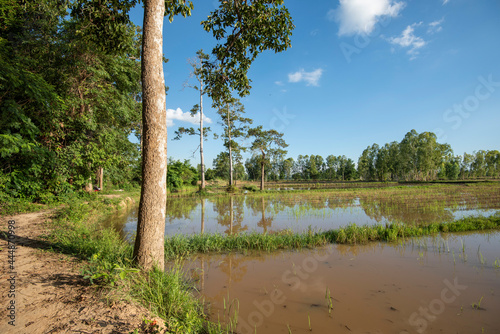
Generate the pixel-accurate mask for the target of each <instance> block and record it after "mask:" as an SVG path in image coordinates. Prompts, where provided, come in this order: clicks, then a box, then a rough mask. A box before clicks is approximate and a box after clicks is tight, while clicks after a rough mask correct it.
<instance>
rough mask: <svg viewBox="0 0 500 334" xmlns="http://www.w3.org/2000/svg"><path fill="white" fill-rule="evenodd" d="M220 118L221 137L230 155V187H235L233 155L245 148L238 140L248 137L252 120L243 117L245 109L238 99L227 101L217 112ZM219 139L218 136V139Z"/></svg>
mask: <svg viewBox="0 0 500 334" xmlns="http://www.w3.org/2000/svg"><path fill="white" fill-rule="evenodd" d="M217 113H218V114H219V116H220V118H221V119H220V122H219V124H220V125H222V128H223V133H222V135H221V136H220V137H222V139H223V140H224V146H225V147H226V148H227V151H228V154H229V186H232V185H233V179H234V177H233V154H237V155H239V154H240V152H241V151H244V150H245V147H243V146H241V145H240V144H239V143H238V142H237V139H238V138H242V137H246V136H247V131H248V129H249V127H248V124H252V120H251V119H250V118H247V117H243V114H244V113H245V107H244V106H243V104H242V103H241V102H240V100H239V99H237V98H230V99H227V100H226V103H225V105H224V106H222V107H220V108H219V109H218V110H217ZM217 137H219V136H217V135H216V138H217Z"/></svg>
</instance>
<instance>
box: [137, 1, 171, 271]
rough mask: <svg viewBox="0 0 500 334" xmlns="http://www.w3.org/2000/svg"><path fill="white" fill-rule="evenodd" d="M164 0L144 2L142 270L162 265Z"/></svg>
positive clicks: (139, 244)
mask: <svg viewBox="0 0 500 334" xmlns="http://www.w3.org/2000/svg"><path fill="white" fill-rule="evenodd" d="M164 13H165V2H164V0H145V1H144V30H143V31H144V32H143V40H142V97H143V102H142V124H143V134H144V135H143V137H144V138H143V152H142V191H141V201H140V204H139V214H138V222H137V236H136V239H135V247H134V258H135V260H136V262H137V264H138V265H139V266H140V267H141V268H143V269H145V270H151V269H152V268H153V267H155V266H156V267H158V268H159V269H161V270H163V268H164V261H165V260H164V245H163V243H164V233H165V210H166V205H167V120H166V109H165V79H164V77H163V35H162V30H163V15H164Z"/></svg>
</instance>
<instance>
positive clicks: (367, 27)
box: [328, 0, 405, 36]
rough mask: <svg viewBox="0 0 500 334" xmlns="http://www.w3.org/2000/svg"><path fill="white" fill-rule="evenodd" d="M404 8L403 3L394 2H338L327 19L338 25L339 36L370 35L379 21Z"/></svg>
mask: <svg viewBox="0 0 500 334" xmlns="http://www.w3.org/2000/svg"><path fill="white" fill-rule="evenodd" d="M404 7H405V3H404V2H402V1H395V0H340V6H339V7H338V8H337V9H332V10H330V11H329V12H328V18H329V19H330V20H332V21H337V22H338V23H339V36H342V35H354V34H370V33H371V32H372V31H373V29H375V25H376V24H377V22H378V21H379V20H381V19H383V18H386V17H395V16H397V15H398V14H399V13H400V12H401V10H403V8H404Z"/></svg>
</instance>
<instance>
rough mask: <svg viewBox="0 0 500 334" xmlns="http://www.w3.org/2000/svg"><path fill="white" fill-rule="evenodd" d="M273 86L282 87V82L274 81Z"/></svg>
mask: <svg viewBox="0 0 500 334" xmlns="http://www.w3.org/2000/svg"><path fill="white" fill-rule="evenodd" d="M274 84H275V85H277V86H283V82H282V81H275V82H274Z"/></svg>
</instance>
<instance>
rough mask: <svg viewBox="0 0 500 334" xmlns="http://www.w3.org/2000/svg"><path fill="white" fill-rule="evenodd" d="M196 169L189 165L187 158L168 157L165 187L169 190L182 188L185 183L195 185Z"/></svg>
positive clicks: (196, 178)
mask: <svg viewBox="0 0 500 334" xmlns="http://www.w3.org/2000/svg"><path fill="white" fill-rule="evenodd" d="M197 181H198V171H197V170H196V168H194V167H193V166H191V164H190V162H189V160H184V162H181V161H180V160H173V159H169V161H168V168H167V188H168V189H169V190H170V191H176V190H180V189H182V188H183V187H184V186H186V185H196V184H197Z"/></svg>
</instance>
